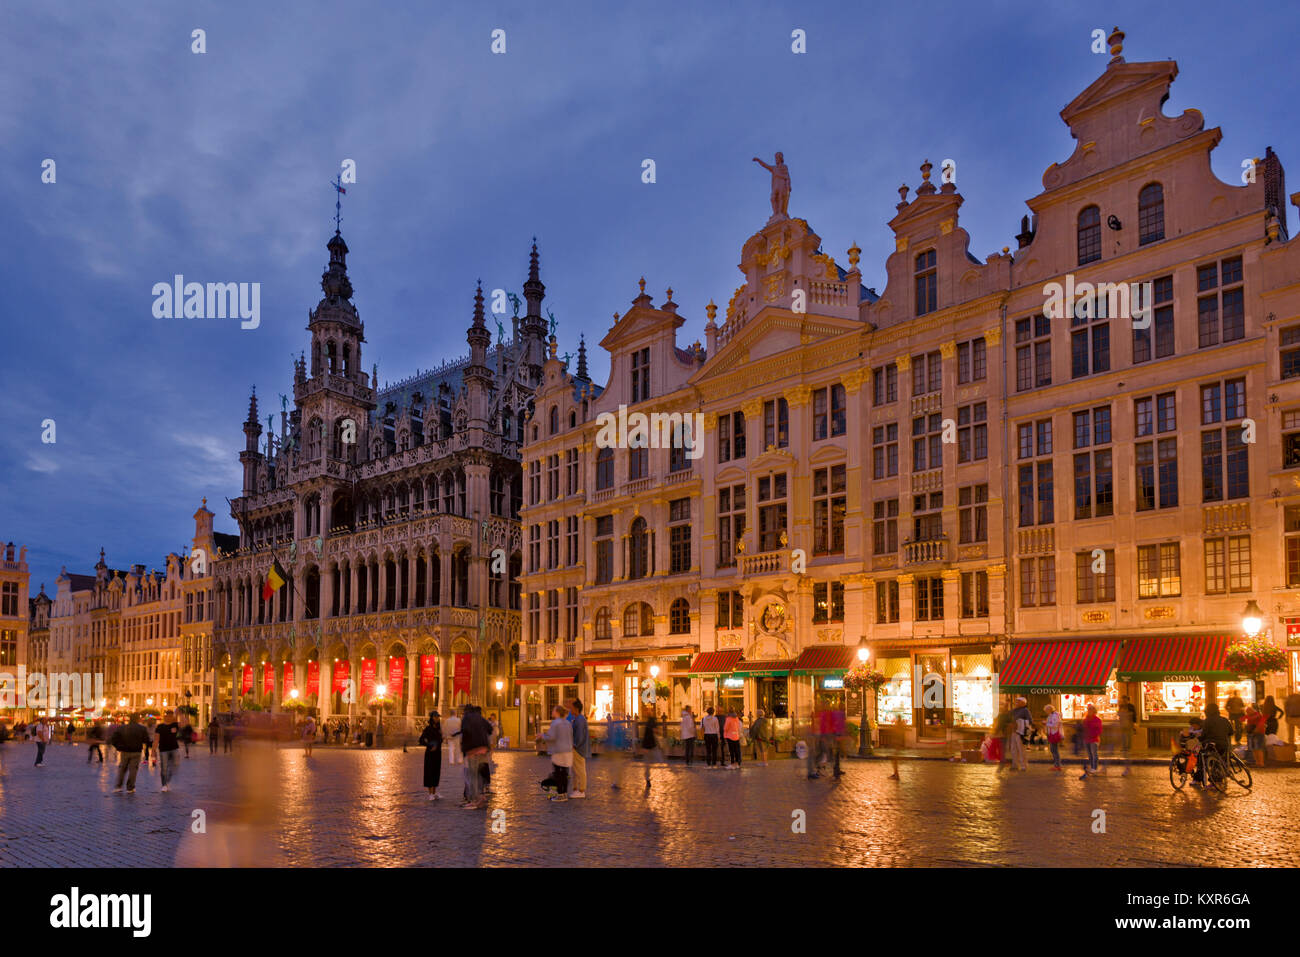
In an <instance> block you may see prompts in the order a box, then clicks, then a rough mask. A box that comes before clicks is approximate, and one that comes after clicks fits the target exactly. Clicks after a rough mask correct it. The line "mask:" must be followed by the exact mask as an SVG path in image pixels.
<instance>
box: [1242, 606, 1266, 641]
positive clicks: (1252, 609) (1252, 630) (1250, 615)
mask: <svg viewBox="0 0 1300 957" xmlns="http://www.w3.org/2000/svg"><path fill="white" fill-rule="evenodd" d="M1263 627H1264V610H1263V609H1262V608H1260V607H1259V605H1257V604H1255V599H1253V598H1252V599H1251V600H1250V601H1248V602H1246V608H1245V610H1244V611H1243V612H1242V613H1241V630H1242V631H1244V632H1245V633H1246V634H1247V635H1249V636H1250V637H1251V638H1254V637H1256V636H1258V635H1259V632H1260V629H1261V628H1263Z"/></svg>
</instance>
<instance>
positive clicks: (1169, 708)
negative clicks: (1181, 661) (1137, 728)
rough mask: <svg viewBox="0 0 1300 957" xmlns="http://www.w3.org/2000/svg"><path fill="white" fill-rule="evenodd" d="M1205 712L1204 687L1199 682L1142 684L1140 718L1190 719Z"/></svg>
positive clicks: (1145, 682) (1148, 682) (1146, 682)
mask: <svg viewBox="0 0 1300 957" xmlns="http://www.w3.org/2000/svg"><path fill="white" fill-rule="evenodd" d="M1204 710H1205V685H1204V684H1202V683H1201V682H1199V681H1144V682H1142V717H1144V718H1158V717H1166V716H1173V715H1183V716H1186V717H1191V716H1192V715H1200V714H1201V713H1202V712H1203V711H1204Z"/></svg>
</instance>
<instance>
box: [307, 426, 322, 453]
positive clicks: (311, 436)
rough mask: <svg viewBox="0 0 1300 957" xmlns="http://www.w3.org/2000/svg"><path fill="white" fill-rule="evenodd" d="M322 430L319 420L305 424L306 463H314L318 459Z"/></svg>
mask: <svg viewBox="0 0 1300 957" xmlns="http://www.w3.org/2000/svg"><path fill="white" fill-rule="evenodd" d="M322 429H323V426H322V425H321V420H320V419H312V420H311V422H309V423H308V424H307V461H308V462H315V461H316V460H317V459H318V458H320V445H321V441H320V439H321V430H322Z"/></svg>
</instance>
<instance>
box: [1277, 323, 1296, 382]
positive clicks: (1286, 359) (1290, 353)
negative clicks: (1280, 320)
mask: <svg viewBox="0 0 1300 957" xmlns="http://www.w3.org/2000/svg"><path fill="white" fill-rule="evenodd" d="M1280 344H1281V346H1282V378H1283V379H1294V378H1295V377H1296V376H1300V326H1290V327H1288V328H1286V329H1283V330H1282V333H1281V336H1280Z"/></svg>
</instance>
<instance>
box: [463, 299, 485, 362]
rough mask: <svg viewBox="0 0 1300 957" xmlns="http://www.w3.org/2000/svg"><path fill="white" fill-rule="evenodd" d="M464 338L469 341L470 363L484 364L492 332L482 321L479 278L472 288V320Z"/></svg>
mask: <svg viewBox="0 0 1300 957" xmlns="http://www.w3.org/2000/svg"><path fill="white" fill-rule="evenodd" d="M465 339H466V341H467V342H468V343H469V352H470V364H471V365H473V366H475V367H478V366H482V365H484V363H485V362H486V361H487V347H488V345H489V344H490V343H491V342H492V334H491V333H490V332H488V328H487V324H486V323H484V321H483V280H481V279H480V280H479V281H478V287H477V288H476V289H475V290H474V322H473V324H472V325H471V326H470V327H469V331H468V332H466V333H465Z"/></svg>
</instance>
